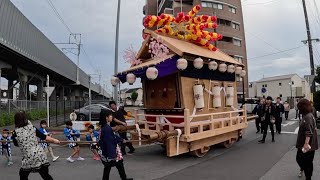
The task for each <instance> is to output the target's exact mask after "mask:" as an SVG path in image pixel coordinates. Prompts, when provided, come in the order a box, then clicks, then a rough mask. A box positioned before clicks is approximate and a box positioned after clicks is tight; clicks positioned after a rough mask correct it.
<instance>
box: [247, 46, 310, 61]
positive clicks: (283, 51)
mask: <svg viewBox="0 0 320 180" xmlns="http://www.w3.org/2000/svg"><path fill="white" fill-rule="evenodd" d="M302 47H304V45H301V46H298V47H294V48H290V49H286V50H282V51H279V52H275V53H270V54H265V55H262V56H256V57H252V58H248V60H252V59H257V58H262V57H267V56H272V55H275V54H282V53H285V52H288V51H292V50H295V49H299V48H302Z"/></svg>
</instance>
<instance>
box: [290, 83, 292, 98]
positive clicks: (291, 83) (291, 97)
mask: <svg viewBox="0 0 320 180" xmlns="http://www.w3.org/2000/svg"><path fill="white" fill-rule="evenodd" d="M289 85H290V91H291V97H290V98H291V99H292V83H291V82H290V83H289Z"/></svg>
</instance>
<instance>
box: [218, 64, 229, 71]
mask: <svg viewBox="0 0 320 180" xmlns="http://www.w3.org/2000/svg"><path fill="white" fill-rule="evenodd" d="M219 71H220V72H222V73H224V72H226V71H227V65H226V64H225V63H222V64H219Z"/></svg>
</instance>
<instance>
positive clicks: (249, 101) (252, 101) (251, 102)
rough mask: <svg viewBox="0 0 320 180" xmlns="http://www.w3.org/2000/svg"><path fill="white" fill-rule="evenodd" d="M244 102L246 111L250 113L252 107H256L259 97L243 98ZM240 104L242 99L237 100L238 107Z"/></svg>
mask: <svg viewBox="0 0 320 180" xmlns="http://www.w3.org/2000/svg"><path fill="white" fill-rule="evenodd" d="M245 104H246V108H247V113H248V114H251V113H252V111H253V109H254V107H256V105H257V104H259V98H246V99H245ZM241 105H242V99H239V100H238V106H239V107H238V108H240V106H241Z"/></svg>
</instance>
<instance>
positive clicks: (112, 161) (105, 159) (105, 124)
mask: <svg viewBox="0 0 320 180" xmlns="http://www.w3.org/2000/svg"><path fill="white" fill-rule="evenodd" d="M100 117H105V118H104V120H103V119H100V122H99V125H100V126H101V134H100V140H99V146H100V148H101V150H102V152H101V153H102V155H101V161H102V163H103V165H104V170H103V178H102V180H109V175H110V171H111V168H112V167H113V166H116V168H117V169H118V172H119V175H120V177H121V179H122V180H132V178H127V175H126V172H125V169H124V165H123V157H122V154H121V150H120V148H119V146H118V144H119V143H121V142H122V141H123V139H121V138H120V137H119V136H117V135H115V134H114V132H113V130H112V128H111V126H110V123H111V122H112V121H113V117H112V114H111V113H110V112H109V111H103V112H101V114H100Z"/></svg>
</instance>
